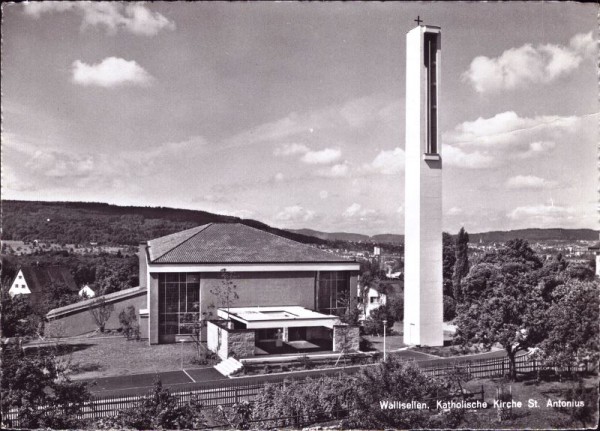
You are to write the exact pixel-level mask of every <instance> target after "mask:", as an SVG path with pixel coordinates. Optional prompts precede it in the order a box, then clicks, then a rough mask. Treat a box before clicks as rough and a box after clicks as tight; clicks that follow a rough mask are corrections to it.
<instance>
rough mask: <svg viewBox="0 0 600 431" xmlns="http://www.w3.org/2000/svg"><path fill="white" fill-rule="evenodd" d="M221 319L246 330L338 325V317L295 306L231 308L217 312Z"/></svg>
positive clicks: (330, 326)
mask: <svg viewBox="0 0 600 431" xmlns="http://www.w3.org/2000/svg"><path fill="white" fill-rule="evenodd" d="M217 314H218V316H219V317H221V318H223V319H233V320H237V321H238V322H241V323H243V324H245V325H246V328H248V329H263V328H297V327H303V326H326V327H328V328H333V325H336V324H339V318H338V316H334V315H331V314H321V313H317V312H316V311H312V310H309V309H308V308H304V307H300V306H297V305H282V306H274V307H260V306H258V307H232V308H230V309H229V311H227V309H224V308H219V309H218V310H217Z"/></svg>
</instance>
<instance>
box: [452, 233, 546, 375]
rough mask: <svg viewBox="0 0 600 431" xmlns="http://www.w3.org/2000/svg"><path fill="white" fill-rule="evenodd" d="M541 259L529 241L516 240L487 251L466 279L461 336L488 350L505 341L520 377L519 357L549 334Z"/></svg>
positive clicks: (460, 309) (459, 325) (512, 372)
mask: <svg viewBox="0 0 600 431" xmlns="http://www.w3.org/2000/svg"><path fill="white" fill-rule="evenodd" d="M540 267H541V262H540V261H539V259H538V258H537V256H536V255H535V252H534V251H533V250H531V248H530V247H529V245H528V244H527V242H526V241H522V240H514V241H509V242H507V243H506V244H505V245H504V246H503V247H501V248H500V249H498V250H495V251H493V252H490V253H486V254H485V255H484V256H482V258H481V259H480V260H479V261H478V262H477V263H476V264H475V265H474V266H473V268H471V270H470V271H469V274H468V276H467V277H465V279H464V280H463V282H462V288H463V292H462V293H463V302H462V303H461V304H459V305H458V307H457V317H456V319H455V321H454V323H455V324H456V326H457V332H456V335H455V337H456V339H457V341H459V342H461V343H462V344H463V345H470V344H473V343H476V344H480V345H481V346H483V347H484V348H486V349H489V348H491V346H493V345H494V344H499V345H501V346H502V347H503V348H504V349H505V350H506V354H507V356H508V359H509V361H510V375H511V378H512V379H516V367H515V362H516V356H517V353H518V352H520V351H526V350H527V349H529V348H530V347H536V346H537V345H539V343H540V342H541V341H542V340H543V339H544V338H545V337H546V335H547V333H546V325H545V321H546V310H547V308H548V303H546V302H545V301H544V300H543V298H542V285H541V283H539V278H538V269H540Z"/></svg>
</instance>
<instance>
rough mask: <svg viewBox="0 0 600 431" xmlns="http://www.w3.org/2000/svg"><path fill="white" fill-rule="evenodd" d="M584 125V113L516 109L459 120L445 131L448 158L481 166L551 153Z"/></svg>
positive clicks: (458, 163) (454, 162)
mask: <svg viewBox="0 0 600 431" xmlns="http://www.w3.org/2000/svg"><path fill="white" fill-rule="evenodd" d="M581 126H582V117H577V116H558V115H542V116H535V117H520V116H519V115H518V114H516V113H515V112H513V111H508V112H502V113H499V114H496V115H494V116H493V117H490V118H482V117H480V118H477V119H476V120H473V121H465V122H463V123H460V124H458V125H457V126H456V127H455V128H454V129H453V130H452V131H449V132H446V133H444V136H443V139H444V143H445V145H444V146H443V149H442V153H443V157H444V161H445V162H447V163H448V164H449V165H451V166H459V167H467V168H469V167H470V168H481V167H494V166H500V165H503V164H505V163H507V162H509V161H510V160H515V159H529V158H532V157H541V156H544V155H546V154H549V153H550V151H552V150H553V149H554V148H555V147H556V142H564V141H565V140H567V139H569V137H570V136H572V135H574V134H576V133H577V132H578V130H579V129H580V128H581Z"/></svg>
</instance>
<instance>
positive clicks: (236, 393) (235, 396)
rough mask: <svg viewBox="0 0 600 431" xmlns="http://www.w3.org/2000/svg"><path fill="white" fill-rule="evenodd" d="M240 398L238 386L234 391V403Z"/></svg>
mask: <svg viewBox="0 0 600 431" xmlns="http://www.w3.org/2000/svg"><path fill="white" fill-rule="evenodd" d="M238 401H239V399H238V388H237V387H236V388H235V390H234V392H233V402H234V403H236V404H237V403H238Z"/></svg>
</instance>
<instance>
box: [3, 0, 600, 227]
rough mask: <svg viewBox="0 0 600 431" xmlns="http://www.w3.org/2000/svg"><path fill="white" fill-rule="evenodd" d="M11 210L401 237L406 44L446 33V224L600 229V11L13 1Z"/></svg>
mask: <svg viewBox="0 0 600 431" xmlns="http://www.w3.org/2000/svg"><path fill="white" fill-rule="evenodd" d="M2 11H3V22H2V197H3V199H22V200H46V201H91V202H108V203H112V204H117V205H141V206H165V207H174V208H189V209H198V210H204V211H210V212H215V213H219V214H227V215H235V216H239V217H243V218H252V219H256V220H260V221H262V222H265V223H267V224H270V225H272V226H276V227H280V228H289V229H299V228H311V229H315V230H320V231H326V232H334V231H335V232H340V231H345V232H354V233H362V234H368V235H373V234H379V233H400V234H402V233H403V232H404V129H405V127H404V121H405V120H404V117H405V110H406V106H405V99H404V93H405V55H406V51H405V44H406V42H405V40H406V33H407V32H408V31H410V30H411V29H412V28H414V26H415V25H416V23H415V22H414V19H416V17H417V15H419V16H420V17H421V19H423V20H424V23H425V24H428V25H436V26H440V27H441V29H442V60H441V96H440V102H439V116H440V120H439V121H440V123H439V125H440V130H441V133H442V140H441V141H442V145H441V155H442V160H443V227H444V230H445V231H447V232H450V233H456V232H457V231H458V230H459V229H460V227H461V226H464V227H465V229H466V230H467V231H468V232H484V231H489V230H509V229H520V228H550V227H552V228H554V227H562V228H593V229H596V228H597V227H598V213H597V208H598V169H597V162H598V156H597V143H598V124H599V117H600V113H599V112H600V109H599V106H598V78H597V76H598V74H597V71H598V68H597V62H598V49H597V40H598V33H597V15H598V6H597V5H595V4H579V3H571V2H539V3H538V2H527V3H516V2H502V3H483V2H482V3H475V2H462V3H452V2H448V3H444V2H440V3H436V2H433V3H430V2H424V3H402V2H390V3H380V2H373V3H365V2H360V3H359V2H356V3H339V2H336V3H295V2H282V3H269V2H259V3H231V2H214V3H213V2H199V3H193V2H192V3H190V2H171V3H166V2H149V3H118V2H114V3H103V2H70V3H66V2H65V3H61V2H56V3H55V2H43V3H25V4H7V3H3V4H2Z"/></svg>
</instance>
